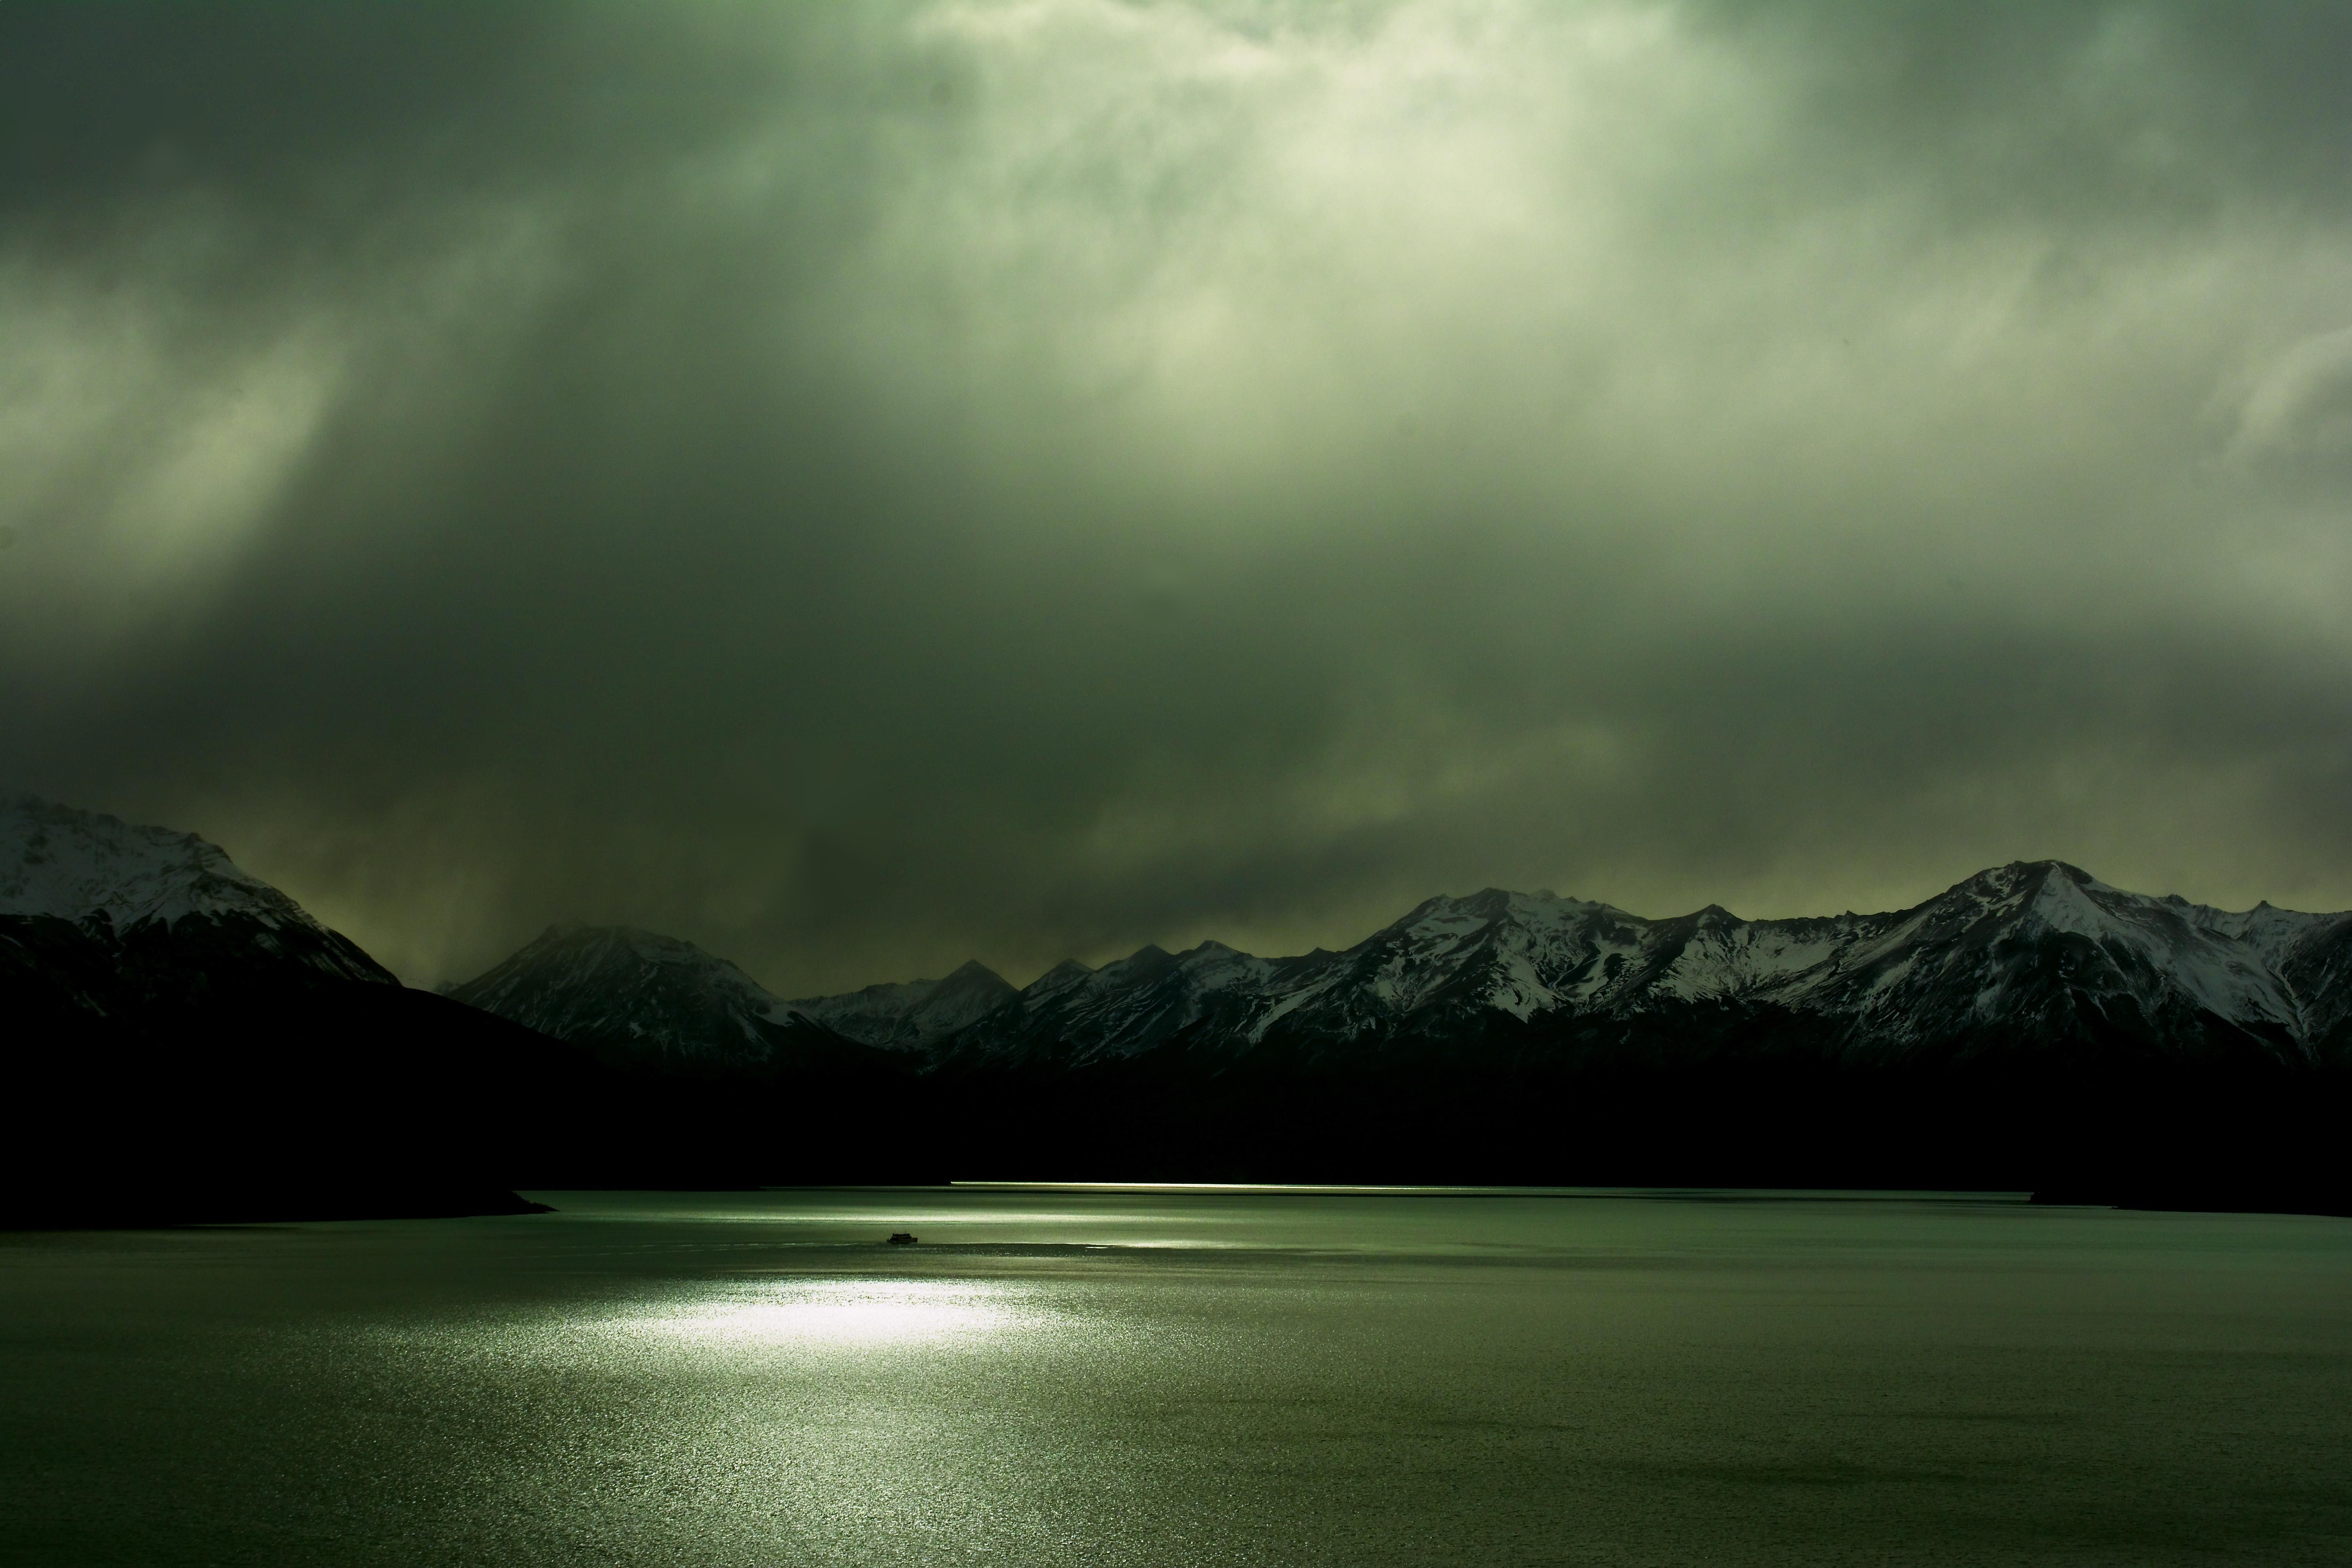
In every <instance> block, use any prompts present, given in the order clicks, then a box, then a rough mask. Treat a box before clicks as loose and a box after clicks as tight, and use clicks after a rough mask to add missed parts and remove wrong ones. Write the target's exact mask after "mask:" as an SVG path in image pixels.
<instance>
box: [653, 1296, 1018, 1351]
mask: <svg viewBox="0 0 2352 1568" xmlns="http://www.w3.org/2000/svg"><path fill="white" fill-rule="evenodd" d="M1043 1317H1044V1314H1041V1313H1039V1312H1038V1311H1036V1310H1034V1307H1031V1306H1028V1305H1027V1304H1025V1303H1024V1302H1022V1301H1020V1300H1015V1299H1014V1293H1013V1291H1012V1290H1010V1289H1007V1288H1005V1287H1003V1286H991V1285H982V1284H971V1283H965V1282H958V1283H954V1284H946V1283H941V1282H939V1281H935V1280H922V1279H866V1280H857V1281H814V1282H810V1281H794V1282H793V1283H792V1284H789V1285H772V1286H758V1287H753V1288H751V1289H749V1290H746V1289H744V1288H743V1287H741V1286H740V1285H738V1286H732V1287H730V1288H728V1289H727V1291H726V1293H725V1294H724V1295H722V1296H720V1297H719V1298H718V1299H717V1300H700V1301H695V1302H691V1303H687V1304H682V1305H680V1306H678V1307H677V1308H675V1309H672V1310H665V1311H662V1312H659V1313H656V1314H652V1315H648V1316H643V1317H636V1318H633V1319H629V1320H626V1326H627V1328H629V1329H630V1330H633V1331H635V1332H637V1333H640V1334H644V1335H647V1336H652V1337H656V1338H667V1339H673V1340H679V1341H684V1342H688V1343H721V1344H734V1345H742V1346H746V1347H750V1346H756V1345H761V1344H803V1345H841V1346H861V1345H904V1344H910V1343H912V1344H926V1345H946V1344H953V1343H956V1342H968V1341H971V1340H977V1339H982V1338H988V1337H994V1336H997V1335H1001V1334H1004V1333H1006V1332H1009V1331H1014V1330H1018V1329H1023V1328H1029V1329H1034V1328H1038V1327H1041V1326H1043V1322H1042V1320H1043Z"/></svg>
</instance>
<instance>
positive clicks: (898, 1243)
mask: <svg viewBox="0 0 2352 1568" xmlns="http://www.w3.org/2000/svg"><path fill="white" fill-rule="evenodd" d="M890 1245H891V1246H893V1247H912V1246H914V1245H915V1233H914V1232H913V1231H911V1230H894V1231H892V1232H891V1233H890Z"/></svg>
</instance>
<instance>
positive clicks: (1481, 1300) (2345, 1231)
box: [0, 1188, 2352, 1568]
mask: <svg viewBox="0 0 2352 1568" xmlns="http://www.w3.org/2000/svg"><path fill="white" fill-rule="evenodd" d="M538 1195H541V1196H542V1197H545V1198H547V1199H548V1200H549V1201H551V1202H553V1203H556V1204H558V1205H561V1207H562V1213H560V1214H556V1215H540V1216H532V1217H525V1218H514V1219H482V1220H454V1221H446V1220H445V1221H409V1222H376V1223H368V1224H350V1225H305V1226H255V1227H248V1228H216V1229H204V1230H191V1231H181V1232H154V1233H142V1234H131V1235H51V1236H37V1235H36V1236H13V1237H0V1562H5V1563H76V1564H80V1563H93V1564H96V1563H140V1564H169V1563H236V1564H253V1563H267V1564H275V1563H286V1564H305V1565H308V1564H341V1563H402V1564H434V1565H440V1564H467V1563H485V1564H488V1563H497V1564H501V1565H509V1564H532V1563H565V1564H572V1563H580V1564H595V1563H615V1564H619V1563H631V1564H634V1563H660V1564H673V1565H698V1564H736V1563H745V1564H751V1563H779V1564H782V1563H817V1564H830V1563H872V1564H894V1563H926V1564H929V1563H942V1564H961V1563H1002V1564H1024V1565H1025V1564H1048V1563H1150V1564H1187V1563H1264V1564H1292V1563H1400V1564H1424V1563H1476V1564H1481V1565H1484V1568H1500V1565H1505V1564H1518V1563H1591V1564H1618V1563H1626V1564H1633V1563H1676V1564H1681V1563H1689V1564H1741V1563H2003V1564H2008V1563H2119V1564H2120V1563H2132V1564H2139V1563H2331V1564H2336V1563H2352V1221H2342V1220H2327V1219H2302V1218H2264V1217H2249V1216H2194V1215H2135V1214H2115V1213H2109V1212H2105V1211H2098V1210H2079V1209H2077V1210H2035V1209H2031V1208H2028V1207H2026V1206H2025V1205H2022V1204H2021V1203H2019V1202H2016V1201H2013V1200H2008V1199H2000V1198H1987V1199H1981V1200H1973V1201H1964V1200H1954V1199H1949V1198H1940V1199H1921V1198H1911V1199H1906V1198H1902V1197H1892V1196H1890V1197H1879V1198H1874V1199H1871V1200H1867V1201H1858V1200H1855V1199H1852V1198H1844V1199H1839V1198H1830V1197H1823V1196H1819V1195H1814V1196H1807V1195H1802V1194H1798V1195H1789V1196H1781V1197H1770V1198H1758V1197H1752V1196H1739V1197H1736V1198H1735V1197H1733V1196H1731V1195H1727V1194H1689V1195H1685V1196H1680V1197H1668V1196H1659V1195H1650V1196H1637V1195H1627V1194H1581V1195H1552V1196H1525V1195H1514V1196H1475V1195H1453V1194H1397V1193H1360V1194H1304V1193H1297V1192H1175V1191H1156V1192H1137V1191H1112V1190H1102V1189H1079V1190H1072V1189H1059V1190H1044V1189H1024V1190H984V1189H982V1190H970V1189H961V1188H960V1189H956V1190H953V1191H939V1190H929V1191H920V1190H919V1191H903V1192H891V1191H855V1192H851V1191H830V1192H778V1193H762V1194H720V1195H709V1196H706V1195H691V1196H686V1195H677V1194H538ZM899 1229H905V1230H911V1231H914V1232H916V1233H918V1234H919V1236H920V1237H921V1243H920V1245H919V1246H917V1247H913V1248H905V1247H895V1248H894V1247H884V1246H882V1245H880V1242H881V1238H882V1237H884V1236H885V1235H887V1233H888V1232H890V1231H892V1230H899Z"/></svg>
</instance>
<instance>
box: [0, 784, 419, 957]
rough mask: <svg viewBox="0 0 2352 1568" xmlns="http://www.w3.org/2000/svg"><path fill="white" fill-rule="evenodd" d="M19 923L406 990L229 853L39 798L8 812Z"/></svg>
mask: <svg viewBox="0 0 2352 1568" xmlns="http://www.w3.org/2000/svg"><path fill="white" fill-rule="evenodd" d="M9 917H14V918H16V919H20V920H39V919H44V918H47V919H53V920H61V921H70V922H73V923H75V924H76V925H79V926H81V927H83V928H84V929H85V930H86V931H87V930H89V928H91V926H92V925H93V922H95V923H96V925H97V926H98V927H100V929H101V930H102V931H103V939H104V940H107V941H116V940H121V939H127V938H131V937H136V939H137V940H138V941H140V942H142V944H145V945H152V942H153V940H154V939H155V938H156V937H158V936H159V935H160V936H163V937H165V938H170V939H175V940H174V942H173V947H174V950H176V949H177V948H179V947H183V946H185V947H189V948H191V950H193V948H194V945H196V944H198V943H199V942H201V944H202V945H203V947H204V949H205V958H204V960H203V962H205V963H215V964H216V963H235V962H243V961H248V960H249V961H253V962H257V963H265V964H267V963H277V962H279V961H290V962H293V963H298V964H299V965H301V966H302V967H304V968H306V969H309V970H312V971H316V972H319V973H324V974H327V975H331V976H334V977H337V978H341V979H351V980H363V981H368V982H371V983H378V984H399V982H398V981H396V980H394V978H393V976H392V975H391V974H390V973H386V972H385V970H384V969H383V966H382V965H380V964H378V963H375V961H374V960H373V959H371V958H369V957H368V956H367V954H366V953H364V952H361V951H360V949H359V948H358V947H357V946H355V945H354V944H353V943H352V942H350V941H349V940H347V939H346V938H344V937H341V936H340V935H338V934H336V933H335V932H333V931H329V930H328V929H327V928H326V927H324V926H322V925H320V923H319V922H318V921H315V920H313V919H311V918H310V915H309V913H308V912H306V911H305V910H303V908H302V907H301V906H300V905H299V904H298V903H296V902H295V901H294V900H292V899H290V898H289V897H287V896H286V895H285V894H284V893H281V892H279V891H278V889H276V888H273V887H271V886H270V885H269V884H268V883H267V882H265V881H263V880H262V879H260V878H258V877H256V876H254V875H253V874H252V873H251V872H249V871H247V870H245V869H244V868H241V867H239V866H238V865H236V862H234V861H232V860H231V859H230V858H228V855H227V853H226V851H225V850H223V849H222V848H221V847H219V846H218V845H216V844H212V843H208V842H206V841H205V839H202V838H199V837H196V836H195V835H194V834H193V833H176V832H173V830H172V829H170V828H167V827H140V826H132V825H131V824H129V823H126V822H123V821H121V819H120V818H118V817H112V816H104V815H102V814H100V813H98V812H92V811H78V810H76V809H74V808H73V807H71V806H65V805H53V804H51V803H49V802H47V801H44V800H40V799H38V798H37V797H35V796H32V795H18V796H16V798H14V799H12V800H8V801H6V802H5V803H0V919H5V918H9ZM93 940H98V938H97V937H96V936H93ZM191 962H193V960H192V961H191Z"/></svg>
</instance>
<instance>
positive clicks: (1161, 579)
mask: <svg viewBox="0 0 2352 1568" xmlns="http://www.w3.org/2000/svg"><path fill="white" fill-rule="evenodd" d="M2347 59H2352V7H2347V6H2345V5H2341V4H2340V3H2336V0H2314V3H2311V4H2305V5H2284V4H2283V5H2249V4H2245V3H2243V0H2230V3H2226V4H2217V5H2208V6H2199V5H2093V4H2083V5H2042V4H2014V5H2011V4H1986V5H1934V4H1900V3H1895V0H1866V3H1864V0H1857V3H1855V4H1853V5H1804V4H1785V5H1769V6H1766V5H1706V4H1681V5H1651V4H1616V3H1599V4H1592V5H1570V4H1565V3H1556V0H1545V3H1540V4H1527V5H1517V4H1508V3H1499V0H1498V3H1493V4H1454V3H1444V0H1438V3H1430V4H1397V5H1380V4H1361V5H1335V4H1330V3H1328V0H1312V3H1306V4H1299V5H1284V4H1244V3H1236V4H1226V5H1179V4H1160V5H1118V4H1110V3H1108V0H1034V3H1022V4H1005V5H985V4H937V5H932V4H902V5H878V4H877V5H860V6H856V7H849V6H805V5H783V4H776V5H667V6H651V5H646V6H621V5H605V6H580V7H572V6H569V5H562V6H538V5H511V6H497V5H477V4H472V3H468V4H465V5H448V6H444V7H436V6H428V5H383V6H377V5H366V6H362V5H352V6H338V5H318V4H312V3H310V0H304V3H302V4H299V5H285V6H282V7H267V8H266V7H261V6H253V5H243V6H240V5H205V6H191V5H165V6H158V7H155V8H152V9H149V8H142V7H139V6H134V5H105V6H100V5H79V4H77V5H64V6H59V7H57V8H47V7H44V6H41V5H28V4H22V3H17V4H11V5H7V6H6V7H5V9H0V530H5V533H0V782H5V783H6V784H10V785H12V786H14V787H18V788H26V789H30V790H33V791H35V792H37V793H39V794H41V795H47V796H49V797H51V798H55V799H60V800H64V801H67V802H68V803H71V804H75V805H86V806H90V807H95V808H99V809H103V810H108V811H111V812H114V813H116V814H118V815H121V816H127V817H130V818H132V819H134V820H138V821H146V822H161V823H164V824H168V825H170V826H175V827H184V828H191V829H194V830H196V831H199V832H201V833H203V834H204V835H205V836H206V837H210V838H213V839H215V840H217V841H219V842H221V843H223V844H225V845H226V847H228V848H229V850H230V852H231V853H232V854H233V855H234V856H235V857H236V858H237V860H238V861H239V862H240V863H241V864H243V865H245V866H246V867H247V868H250V869H252V870H254V871H256V872H257V873H259V874H260V875H262V876H265V877H267V878H268V879H271V880H272V881H274V882H276V883H278V885H279V886H281V887H283V888H285V889H287V890H288V891H289V892H290V893H292V894H293V895H294V896H295V897H296V898H298V899H299V900H301V901H302V902H303V903H304V904H305V905H306V906H307V907H309V908H310V910H313V911H314V912H315V913H317V914H318V915H319V916H320V918H322V919H324V920H326V921H328V922H329V923H331V924H332V925H334V926H336V927H338V928H339V929H341V930H342V931H346V932H348V933H349V934H351V935H352V937H354V938H355V939H357V940H358V941H359V942H361V943H362V944H363V945H364V946H366V947H367V948H368V949H369V950H370V951H371V952H374V953H375V954H377V955H378V956H379V957H380V958H382V959H383V960H384V961H385V962H386V963H390V964H391V965H393V966H394V968H395V969H397V970H398V971H399V972H400V973H402V974H403V975H404V977H406V978H408V979H409V980H411V981H412V982H416V983H421V984H432V983H434V982H436V981H440V980H443V979H448V978H462V977H466V976H469V975H471V974H472V973H477V972H478V971H479V970H480V969H482V968H485V967H487V966H488V964H489V963H492V962H494V961H495V960H497V959H499V957H501V956H503V955H504V954H505V953H506V952H508V951H509V950H510V949H512V948H513V947H515V946H517V945H519V944H520V942H524V941H526V940H528V939H529V938H530V937H531V936H533V935H535V934H537V932H538V931H540V930H541V928H542V927H544V926H545V925H547V924H548V923H549V922H551V921H559V920H572V919H578V920H586V921H600V922H602V921H623V922H628V923H632V924H636V925H642V926H646V927H649V928H652V929H655V930H658V931H667V932H671V933H674V934H677V935H681V936H685V937H688V938H690V939H692V940H694V941H696V942H700V943H702V944H703V945H704V946H706V947H708V948H709V949H711V950H712V951H714V952H719V953H722V954H725V955H727V956H730V957H732V958H734V959H736V960H737V961H738V962H739V963H741V964H742V965H743V966H744V967H745V968H746V969H748V970H750V971H751V973H752V974H753V975H755V976H756V977H758V978H759V979H760V980H761V981H762V982H763V983H765V984H769V985H770V986H772V987H774V988H776V989H779V990H782V991H783V992H785V993H787V994H804V993H811V992H817V991H824V990H834V989H842V988H846V987H849V986H854V985H857V984H866V983H868V982H872V981H877V980H885V979H899V978H906V977H908V976H910V975H913V974H917V973H940V972H941V971H943V970H945V969H947V968H950V967H952V966H953V965H954V964H955V963H959V962H961V960H963V959H964V958H966V957H973V956H976V957H979V958H981V959H982V960H983V961H985V962H987V963H991V964H992V965H994V966H996V967H997V968H999V969H1000V970H1002V971H1003V972H1004V973H1006V974H1007V975H1009V976H1010V977H1012V978H1013V979H1014V980H1015V981H1024V980H1026V979H1028V978H1029V977H1030V976H1031V975H1033V974H1034V973H1036V972H1038V971H1039V970H1041V969H1042V968H1044V967H1045V965H1047V964H1048V963H1052V962H1054V961H1055V960H1056V959H1059V958H1062V957H1065V956H1071V955H1076V956H1079V957H1082V958H1086V959H1087V960H1089V961H1097V962H1098V961H1100V960H1102V959H1104V958H1107V957H1109V956H1112V955H1115V954H1117V953H1120V952H1127V951H1129V950H1131V949H1132V948H1134V947H1136V946H1137V945H1139V944H1140V943H1142V942H1160V943H1161V944H1162V945H1165V946H1168V947H1171V948H1174V947H1181V946H1188V945H1190V944H1191V943H1192V942H1196V941H1198V940H1200V939H1202V938H1203V937H1210V936H1214V937H1218V938H1220V939H1222V940H1224V941H1227V942H1233V943H1234V944H1235V945H1237V946H1242V947H1245V948H1249V949H1252V950H1254V951H1258V952H1294V951H1301V950H1303V949H1305V948H1307V947H1310V946H1314V945H1316V944H1318V943H1319V944H1323V945H1328V946H1341V945H1345V944H1347V943H1349V942H1354V941H1356V940H1358V939H1359V938H1360V937H1362V936H1363V935H1365V934H1366V933H1367V932H1369V931H1371V930H1372V929H1374V928H1375V927H1377V926H1379V925H1381V924H1382V923H1384V922H1386V921H1389V920H1391V919H1392V918H1394V917H1395V916H1396V915H1397V914H1399V913H1401V912H1402V910H1404V909H1406V908H1408V907H1409V906H1410V905H1412V903H1413V902H1415V901H1417V900H1420V899H1422V898H1423V897H1426V896H1427V895H1429V894H1431V893H1435V892H1441V891H1443V892H1456V893H1464V892H1470V891H1473V890H1475V889H1478V888H1481V887H1484V886H1489V885H1499V886H1504V887H1510V888H1517V889H1530V890H1532V889H1538V888H1551V889H1557V890H1559V892H1562V893H1574V894H1577V895H1580V896H1582V897H1587V898H1595V899H1603V900H1609V901H1611V902H1612V903H1616V904H1618V905H1621V906H1622V907H1624V908H1627V909H1630V910H1634V911H1635V912H1637V913H1643V914H1649V915H1668V914H1675V913H1681V912H1684V911H1686V910H1690V909H1693V908H1696V907H1697V906H1700V905H1703V904H1706V903H1707V902H1710V901H1714V902H1720V903H1722V904H1724V905H1726V906H1727V907H1729V908H1730V909H1731V910H1734V911H1735V912H1737V913H1739V914H1742V915H1748V916H1768V915H1784V914H1797V913H1809V912H1832V913H1833V912H1836V911H1838V910H1844V909H1849V908H1852V909H1856V910H1868V909H1885V908H1891V907H1896V906H1900V905H1903V904H1907V903H1910V902H1914V901H1916V900H1919V899H1921V898H1924V897H1927V896H1928V895H1930V894H1932V893H1934V892H1936V891H1937V890H1939V889H1942V888H1943V887H1945V886H1947V885H1948V884H1949V883H1951V882H1953V881H1955V880H1958V879H1960V878H1961V877H1964V876H1966V875H1968V874H1969V872H1971V871H1974V870H1977V869H1979V868H1982V867H1984V866H1987V865H1993V864H1999V863H2000V862H2003V861H2007V860H2011V859H2016V858H2039V857H2044V856H2056V857H2061V858H2066V859H2069V860H2072V861H2074V862H2076V863H2078V864H2080V865H2083V866H2084V867H2086V868H2089V869H2091V870H2092V871H2094V872H2095V873H2096V874H2098V875H2099V876H2101V877H2103V878H2105V879H2106V880H2108V881H2110V882H2114V883H2117V884H2119V885H2122V886H2125V887H2129V888H2134V889H2140V890H2143V891H2149V892H2168V891H2179V892H2181V893H2184V894H2187V895H2189V897H2191V898H2195V899H2198V900H2204V901H2209V902H2216V903H2221V904H2225V905H2231V906H2233V907H2235V906H2243V905H2246V904H2251V903H2252V902H2253V901H2254V900H2257V899H2262V898H2268V899H2270V900H2273V902H2278V903H2284V904H2289V905H2294V906H2298V907H2303V908H2323V909H2337V908H2343V907H2346V906H2347V905H2352V812H2347V807H2352V531H2348V530H2352V93H2347V92H2346V91H2345V90H2344V82H2343V71H2344V68H2345V62H2346V61H2347Z"/></svg>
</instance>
